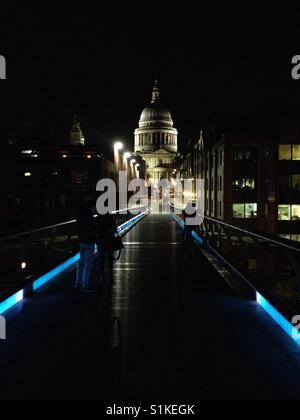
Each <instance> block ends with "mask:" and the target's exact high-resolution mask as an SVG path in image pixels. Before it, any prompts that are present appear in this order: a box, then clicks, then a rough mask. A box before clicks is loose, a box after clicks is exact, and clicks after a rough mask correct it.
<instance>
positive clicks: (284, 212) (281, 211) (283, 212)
mask: <svg viewBox="0 0 300 420" xmlns="http://www.w3.org/2000/svg"><path fill="white" fill-rule="evenodd" d="M278 220H281V221H287V220H291V206H290V205H288V204H281V205H279V206H278Z"/></svg>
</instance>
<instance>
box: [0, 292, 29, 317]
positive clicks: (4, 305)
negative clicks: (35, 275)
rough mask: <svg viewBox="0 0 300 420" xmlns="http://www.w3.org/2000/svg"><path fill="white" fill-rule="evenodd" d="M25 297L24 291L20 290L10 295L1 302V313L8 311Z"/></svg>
mask: <svg viewBox="0 0 300 420" xmlns="http://www.w3.org/2000/svg"><path fill="white" fill-rule="evenodd" d="M23 298H24V291H23V290H20V291H19V292H18V293H16V294H14V295H13V296H10V297H9V298H7V299H6V300H4V301H3V302H1V303H0V315H2V314H4V312H6V311H8V310H9V309H11V308H13V307H14V306H15V305H16V304H17V303H19V302H21V301H22V300H23Z"/></svg>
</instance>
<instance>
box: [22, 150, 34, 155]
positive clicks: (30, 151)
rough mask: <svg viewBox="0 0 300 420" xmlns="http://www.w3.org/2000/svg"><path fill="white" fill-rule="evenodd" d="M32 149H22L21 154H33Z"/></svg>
mask: <svg viewBox="0 0 300 420" xmlns="http://www.w3.org/2000/svg"><path fill="white" fill-rule="evenodd" d="M32 152H33V151H32V150H22V152H21V154H22V155H31V154H32Z"/></svg>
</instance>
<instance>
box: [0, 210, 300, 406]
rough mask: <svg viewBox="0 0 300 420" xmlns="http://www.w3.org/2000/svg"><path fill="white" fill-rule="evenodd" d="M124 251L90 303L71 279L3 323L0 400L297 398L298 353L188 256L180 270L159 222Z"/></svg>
mask: <svg viewBox="0 0 300 420" xmlns="http://www.w3.org/2000/svg"><path fill="white" fill-rule="evenodd" d="M125 242H126V249H125V251H124V253H123V255H122V258H121V260H120V261H119V262H118V263H117V264H116V265H115V270H114V277H115V281H114V284H113V286H112V287H111V286H110V285H107V286H106V287H105V288H104V289H103V290H102V291H101V293H100V294H99V295H98V296H79V295H78V294H76V293H75V292H74V291H72V287H71V283H72V281H71V280H72V278H73V275H70V276H68V277H67V278H66V279H64V280H63V281H62V282H60V283H59V284H57V285H56V286H55V287H53V288H52V289H51V290H48V291H45V292H44V293H43V294H42V295H39V296H37V297H36V298H35V299H30V300H27V301H25V302H24V303H23V304H22V306H20V307H19V308H17V309H16V310H15V311H14V312H11V313H10V314H9V317H8V339H7V341H6V342H1V343H0V356H1V357H0V369H1V377H0V391H1V394H0V395H1V397H0V398H14V399H15V398H32V399H38V398H42V399H47V398H49V399H58V398H64V399H65V398H70V399H75V398H76V399H116V400H119V399H135V400H139V399H141V400H145V399H149V400H155V399H160V400H171V401H174V400H176V399H179V400H185V399H188V400H201V399H238V398H243V399H260V398H264V399H265V398H268V399H291V398H292V399H299V398H300V391H299V388H300V387H299V384H300V379H299V378H300V375H299V373H300V363H299V360H300V355H299V349H298V347H297V346H296V345H295V344H294V343H293V342H291V341H290V340H289V339H288V338H287V337H286V336H285V334H284V333H282V332H281V331H279V329H278V328H277V326H276V325H275V324H274V323H273V321H271V320H270V319H269V318H268V316H267V315H266V314H265V313H264V312H263V310H262V309H261V308H259V307H258V306H257V305H256V304H255V303H253V302H248V301H244V300H241V299H240V298H238V297H237V296H236V295H234V293H233V292H232V291H231V289H230V288H229V287H228V286H227V284H226V283H225V281H224V280H223V279H222V277H221V276H220V275H219V274H218V273H217V272H216V271H215V269H214V268H213V267H212V266H211V265H210V263H209V262H208V261H207V259H206V258H205V257H204V256H203V255H202V253H201V251H200V250H199V249H198V248H197V247H195V249H194V250H193V254H194V255H193V257H192V260H190V255H188V253H186V252H185V249H184V247H183V245H182V244H181V241H180V234H179V231H178V228H177V225H176V223H175V222H174V221H173V219H172V218H171V217H170V216H154V215H150V216H148V217H147V218H146V219H144V220H143V221H142V222H141V223H140V224H138V225H137V227H135V228H134V229H133V230H132V231H131V232H130V233H129V234H128V235H127V236H126V238H125Z"/></svg>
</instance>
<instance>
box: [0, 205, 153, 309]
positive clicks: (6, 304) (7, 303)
mask: <svg viewBox="0 0 300 420" xmlns="http://www.w3.org/2000/svg"><path fill="white" fill-rule="evenodd" d="M146 214H148V211H146V212H144V213H142V214H140V215H137V216H136V217H134V218H132V219H131V220H129V221H127V222H126V223H124V224H123V225H121V226H120V227H119V228H118V233H125V232H126V231H127V230H128V229H129V228H130V227H131V226H132V225H134V224H136V223H137V222H138V221H139V220H140V219H142V218H143V217H144V216H145V215H146ZM79 260H80V253H77V254H76V255H74V256H73V257H72V258H69V259H68V260H67V261H65V262H64V263H62V264H60V265H59V266H58V267H56V268H54V269H53V270H51V271H50V272H49V273H47V274H45V275H43V276H42V277H40V278H38V279H37V280H35V281H34V282H33V283H32V290H33V291H37V290H38V289H40V288H41V287H43V286H44V285H45V284H47V283H48V282H50V281H51V280H54V279H55V278H56V277H57V276H59V275H60V274H62V273H63V272H65V271H66V270H68V269H69V268H71V267H72V266H74V265H75V264H76V263H77V262H78V261H79ZM23 299H24V290H20V291H19V292H18V293H16V294H14V295H13V296H10V297H9V298H7V299H6V300H4V301H3V302H0V315H2V314H3V313H4V312H6V311H8V310H9V309H11V308H12V307H13V306H15V305H16V304H17V303H19V302H21V301H22V300H23Z"/></svg>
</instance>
